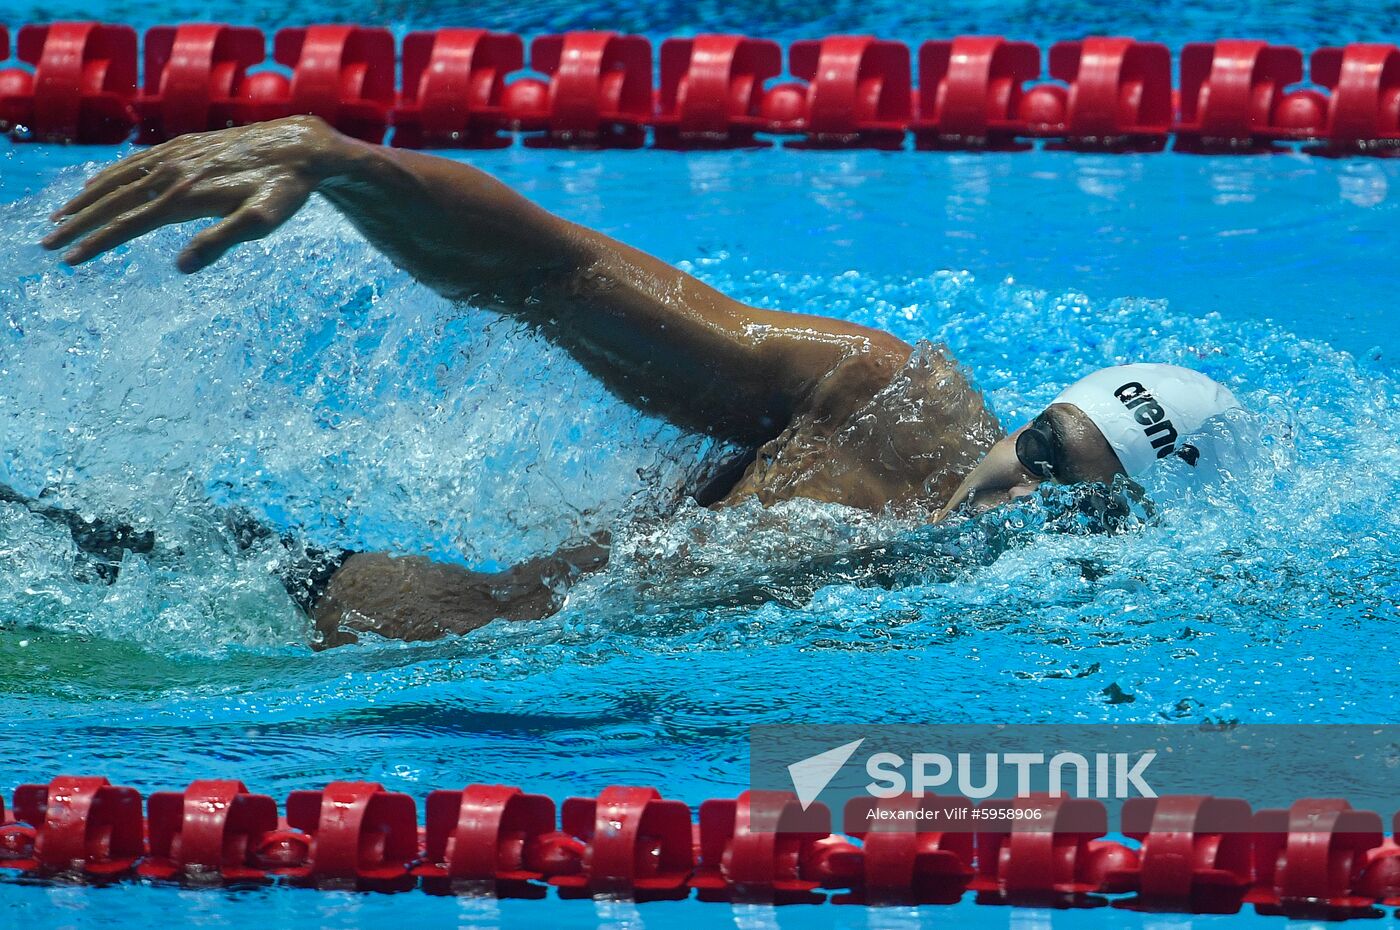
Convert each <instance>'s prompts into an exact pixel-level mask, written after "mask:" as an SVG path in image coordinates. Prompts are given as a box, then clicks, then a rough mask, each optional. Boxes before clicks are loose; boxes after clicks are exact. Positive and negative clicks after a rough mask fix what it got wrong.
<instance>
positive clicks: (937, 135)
mask: <svg viewBox="0 0 1400 930" xmlns="http://www.w3.org/2000/svg"><path fill="white" fill-rule="evenodd" d="M1038 77H1040V49H1038V48H1036V47H1035V46H1034V45H1032V44H1031V43H1030V42H1008V41H1007V40H1005V39H1003V38H1002V37H1001V36H959V37H958V38H956V39H953V40H952V41H951V42H941V41H934V42H925V43H924V44H923V45H922V46H920V47H919V94H918V103H919V106H918V117H917V118H916V119H915V120H914V122H913V127H912V128H913V130H914V141H915V145H916V146H917V147H918V148H924V149H935V148H937V149H942V148H997V149H1010V148H1026V147H1028V146H1027V144H1026V143H1024V142H1018V141H1017V137H1019V136H1022V135H1024V132H1025V124H1024V122H1023V121H1022V120H1021V119H1020V115H1019V114H1020V107H1021V98H1022V95H1023V88H1024V87H1025V84H1026V82H1027V81H1030V80H1033V79H1035V78H1038Z"/></svg>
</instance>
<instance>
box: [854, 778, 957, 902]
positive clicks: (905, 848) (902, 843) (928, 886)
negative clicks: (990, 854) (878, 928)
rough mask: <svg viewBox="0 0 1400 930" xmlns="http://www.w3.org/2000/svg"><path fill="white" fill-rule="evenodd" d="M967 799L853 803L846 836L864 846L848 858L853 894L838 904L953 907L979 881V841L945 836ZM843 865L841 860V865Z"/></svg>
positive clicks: (907, 798)
mask: <svg viewBox="0 0 1400 930" xmlns="http://www.w3.org/2000/svg"><path fill="white" fill-rule="evenodd" d="M966 804H967V802H966V801H964V800H963V799H962V798H943V797H937V796H935V795H926V796H924V797H922V798H915V797H911V796H908V795H901V796H899V797H896V798H890V799H886V800H877V799H874V798H853V799H851V801H849V802H848V803H847V804H846V811H845V832H846V833H847V834H848V835H849V836H853V837H855V838H856V839H858V840H860V841H861V846H860V849H858V850H855V851H853V852H851V853H849V854H847V855H848V856H849V857H850V858H851V860H852V863H851V864H852V866H853V867H851V868H847V869H844V870H843V871H845V872H847V873H850V874H851V881H850V886H851V889H852V890H851V892H850V893H848V894H844V895H837V896H836V897H835V898H834V899H833V900H834V901H835V903H837V904H869V905H886V904H894V905H917V904H953V903H955V902H956V901H958V900H959V899H960V898H961V897H962V896H963V892H964V891H966V890H967V887H968V885H969V884H970V883H971V882H972V879H973V878H974V877H975V876H976V874H977V873H976V872H975V871H974V870H973V868H972V863H973V861H974V848H975V847H974V836H973V834H972V833H970V832H966V831H944V830H942V829H940V828H941V827H942V826H943V825H945V824H950V823H952V822H953V821H954V816H955V811H956V810H957V809H958V808H961V807H965V806H966ZM842 864H843V863H842V862H841V861H840V860H839V859H838V860H837V865H838V866H839V865H842Z"/></svg>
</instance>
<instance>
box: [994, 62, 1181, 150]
mask: <svg viewBox="0 0 1400 930" xmlns="http://www.w3.org/2000/svg"><path fill="white" fill-rule="evenodd" d="M1050 76H1051V77H1053V78H1056V79H1058V80H1060V81H1063V82H1064V83H1065V84H1066V85H1067V86H1059V85H1055V84H1041V85H1038V86H1036V87H1034V88H1032V89H1031V90H1030V91H1028V92H1027V93H1026V95H1025V96H1024V97H1023V98H1022V100H1021V108H1020V117H1021V119H1022V120H1023V122H1024V123H1025V133H1026V134H1027V135H1029V136H1035V137H1039V138H1044V139H1053V140H1063V142H1062V143H1061V144H1063V145H1065V146H1067V147H1070V148H1091V149H1118V150H1145V151H1155V150H1159V149H1161V148H1163V147H1165V145H1166V142H1167V135H1168V133H1169V132H1170V131H1171V125H1172V61H1171V52H1170V51H1168V50H1167V47H1166V46H1165V45H1160V44H1157V43H1155V42H1137V41H1134V40H1133V39H1127V38H1121V37H1095V38H1089V39H1084V40H1083V41H1080V42H1057V43H1055V45H1053V46H1052V47H1051V48H1050Z"/></svg>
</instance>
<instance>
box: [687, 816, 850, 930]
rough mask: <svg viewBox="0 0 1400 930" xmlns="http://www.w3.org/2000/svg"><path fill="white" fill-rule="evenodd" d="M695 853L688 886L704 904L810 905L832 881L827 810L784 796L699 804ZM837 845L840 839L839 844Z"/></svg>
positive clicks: (838, 850) (819, 898) (840, 852)
mask: <svg viewBox="0 0 1400 930" xmlns="http://www.w3.org/2000/svg"><path fill="white" fill-rule="evenodd" d="M699 834H700V837H699V846H700V854H699V857H698V862H697V863H696V868H695V875H694V876H693V877H692V878H691V880H690V885H691V887H693V888H695V889H697V890H698V892H699V896H700V900H702V901H734V902H739V903H762V904H794V903H804V902H805V903H815V902H817V901H820V900H821V897H820V895H818V894H816V891H817V889H818V888H820V887H822V885H823V884H824V882H825V881H828V880H830V879H831V878H832V875H833V873H832V871H830V870H829V869H828V868H827V865H828V861H827V860H828V859H829V858H830V857H831V856H832V855H833V854H836V855H837V858H838V861H840V855H841V854H843V853H845V852H848V851H849V850H848V849H845V848H838V849H833V848H832V842H831V841H832V839H833V837H832V834H831V811H830V810H828V809H827V807H826V805H824V804H813V805H811V806H810V807H808V808H807V809H806V810H803V809H802V805H801V804H800V803H799V802H798V800H797V796H796V795H795V794H792V793H791V792H787V791H745V792H744V793H743V794H741V795H739V797H738V798H737V799H735V800H728V799H724V800H710V801H705V802H704V803H702V804H701V805H700V824H699ZM838 842H840V841H839V839H838Z"/></svg>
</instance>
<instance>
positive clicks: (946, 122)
mask: <svg viewBox="0 0 1400 930" xmlns="http://www.w3.org/2000/svg"><path fill="white" fill-rule="evenodd" d="M14 44H15V48H14V53H15V57H16V58H18V59H19V62H20V64H18V65H16V66H12V67H9V68H3V69H0V127H3V128H4V129H5V130H6V131H8V132H10V133H11V135H12V136H13V137H14V138H16V139H17V140H37V141H70V142H85V143H116V142H121V141H124V140H126V139H128V138H131V137H132V135H133V134H135V137H136V138H137V139H138V140H139V141H141V142H146V143H153V142H159V141H161V140H163V139H168V138H171V137H173V136H176V135H180V134H182V133H186V132H198V131H203V130H208V129H218V128H223V127H227V126H236V125H244V124H248V123H253V122H257V121H260V120H267V119H275V118H278V117H282V116H288V115H291V114H298V113H305V114H314V115H317V116H320V117H323V118H324V119H326V120H327V121H329V122H330V123H332V124H333V125H334V126H336V127H337V128H339V129H340V130H342V131H343V132H346V133H348V134H350V135H353V136H356V137H358V138H361V139H366V140H369V141H373V142H382V141H384V140H385V138H386V136H389V134H390V131H391V130H392V136H391V137H390V138H391V141H392V144H394V145H400V146H406V147H413V148H423V147H458V148H494V147H498V146H503V145H509V144H511V142H512V141H513V136H514V135H519V136H522V137H523V138H524V141H525V144H527V145H537V146H586V147H632V148H635V147H640V146H643V145H646V144H648V142H650V144H652V145H654V146H655V147H658V148H725V147H736V146H752V145H768V144H771V140H769V139H767V138H766V137H767V136H776V137H779V139H780V140H781V141H782V142H783V144H785V145H787V146H789V147H792V146H796V147H811V148H849V147H864V148H898V147H902V146H903V145H904V144H905V142H906V141H907V139H908V138H909V137H910V136H911V135H912V137H913V140H914V144H915V147H916V148H922V149H950V148H951V149H987V148H992V149H1023V148H1029V147H1031V145H1032V144H1033V143H1034V142H1035V141H1037V140H1040V141H1044V142H1045V143H1046V144H1048V145H1051V146H1056V147H1065V148H1072V149H1092V150H1098V151H1142V150H1148V151H1151V150H1159V149H1162V148H1165V147H1166V146H1167V145H1168V144H1169V143H1171V142H1172V141H1173V140H1174V144H1175V146H1176V148H1178V149H1181V150H1189V151H1199V152H1258V151H1268V150H1270V149H1273V148H1278V147H1280V146H1281V144H1284V143H1305V144H1306V146H1307V147H1308V148H1309V150H1317V151H1319V152H1322V153H1324V154H1336V155H1340V154H1356V153H1372V154H1374V153H1387V152H1391V151H1394V150H1396V148H1397V147H1400V48H1397V47H1396V46H1395V45H1388V44H1363V43H1355V44H1351V45H1347V46H1345V47H1344V48H1321V49H1317V50H1316V51H1314V52H1313V53H1312V55H1311V57H1310V60H1309V61H1308V62H1307V67H1306V68H1305V67H1304V58H1303V53H1302V52H1301V51H1300V50H1299V49H1297V48H1294V47H1292V46H1284V45H1271V44H1269V43H1266V42H1259V41H1248V40H1240V39H1221V40H1218V41H1215V42H1205V43H1192V44H1189V45H1187V46H1185V47H1184V48H1182V49H1181V51H1180V56H1179V58H1180V68H1179V83H1178V84H1176V85H1175V86H1174V85H1173V73H1172V72H1173V66H1172V55H1171V53H1170V51H1169V50H1168V49H1167V47H1166V46H1165V45H1161V44H1158V43H1153V42H1137V41H1135V40H1133V39H1129V38H1120V37H1092V38H1087V39H1083V40H1078V41H1072V42H1057V43H1055V44H1054V45H1053V46H1051V47H1050V49H1049V50H1048V55H1042V51H1041V49H1040V48H1038V47H1037V46H1035V45H1033V44H1031V43H1029V42H1015V41H1008V40H1006V39H1003V38H1001V37H999V36H959V37H957V38H954V39H946V40H945V39H936V40H930V41H927V42H924V43H923V44H922V45H920V46H919V48H918V49H917V52H916V53H911V49H910V47H909V46H907V45H905V44H903V43H900V42H891V41H886V40H882V39H877V38H875V37H873V36H829V37H827V38H824V39H820V40H813V41H801V42H794V43H792V44H791V45H790V46H789V47H788V48H787V50H786V56H784V50H783V49H782V48H781V47H780V46H779V45H778V44H777V43H775V42H771V41H768V40H764V39H758V38H751V37H747V36H738V35H699V36H694V37H691V38H672V39H666V40H665V41H663V42H662V43H661V47H660V50H659V69H657V70H654V68H653V64H654V62H653V49H652V44H651V42H650V41H649V40H648V39H646V38H645V37H643V36H636V35H623V34H620V33H616V32H569V33H564V34H562V35H545V36H536V37H535V38H534V39H533V40H531V42H530V43H529V49H528V56H527V54H526V45H525V41H524V40H523V39H522V38H521V37H520V36H517V35H512V34H508V33H493V32H487V31H485V30H481V29H439V30H435V31H426V32H412V33H409V34H408V35H407V36H406V37H405V38H404V40H403V42H402V43H401V44H400V45H396V43H395V39H394V36H393V35H392V34H391V33H390V32H389V31H388V30H387V29H382V28H369V27H364V26H354V25H313V26H299V27H291V28H286V29H281V30H279V31H278V32H277V33H276V34H275V35H274V36H273V39H272V55H271V59H270V60H269V59H268V57H267V40H266V37H265V36H264V34H263V33H262V32H261V31H260V30H258V29H253V28H248V27H240V26H228V25H221V24H210V23H199V24H186V25H179V26H157V27H154V28H152V29H149V30H147V31H146V33H145V34H144V36H139V37H138V35H137V33H136V31H135V30H134V29H132V28H131V27H129V26H122V25H113V24H109V23H97V22H60V23H49V24H46V25H27V26H22V27H20V29H19V30H18V32H17V33H16V36H15V43H14ZM138 46H139V49H138ZM138 51H139V52H140V54H141V58H142V62H141V68H139V69H138V66H137V60H138ZM9 55H10V36H9V32H8V31H7V30H6V29H5V28H4V27H0V59H3V58H8V57H9ZM784 57H786V62H784ZM527 65H528V68H529V71H528V72H527V71H526V67H527ZM1042 65H1048V67H1047V68H1046V70H1047V72H1048V74H1047V75H1044V76H1043V75H1042ZM138 70H139V71H140V72H141V73H142V74H143V75H144V78H143V79H142V81H141V84H140V86H139V88H138V84H137V80H138ZM1305 72H1306V73H1305ZM656 74H659V77H660V84H659V86H654V83H653V78H654V75H656ZM784 75H786V77H785V76H784ZM916 78H917V87H916V86H915V83H916V81H915V79H916ZM1047 78H1048V79H1047ZM756 134H763V135H764V136H765V138H759V137H758V136H757V135H756Z"/></svg>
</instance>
